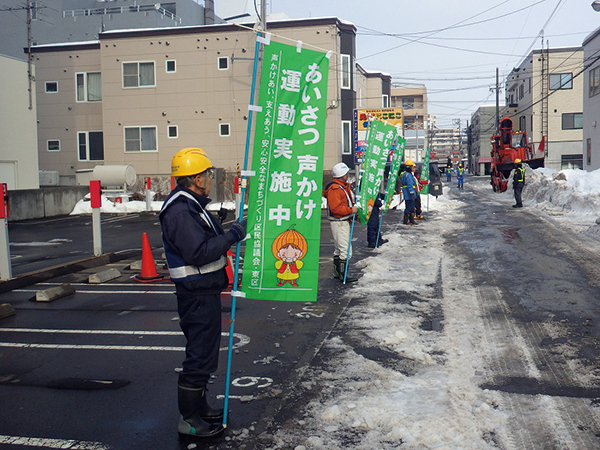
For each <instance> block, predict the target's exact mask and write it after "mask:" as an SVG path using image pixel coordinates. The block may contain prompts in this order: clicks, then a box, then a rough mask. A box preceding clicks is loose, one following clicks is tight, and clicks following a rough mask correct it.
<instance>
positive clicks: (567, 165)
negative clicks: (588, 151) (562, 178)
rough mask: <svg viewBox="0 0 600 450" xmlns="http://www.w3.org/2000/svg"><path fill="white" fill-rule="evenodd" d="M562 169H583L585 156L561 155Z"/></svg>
mask: <svg viewBox="0 0 600 450" xmlns="http://www.w3.org/2000/svg"><path fill="white" fill-rule="evenodd" d="M560 169H561V170H564V169H583V155H581V154H578V155H561V157H560Z"/></svg>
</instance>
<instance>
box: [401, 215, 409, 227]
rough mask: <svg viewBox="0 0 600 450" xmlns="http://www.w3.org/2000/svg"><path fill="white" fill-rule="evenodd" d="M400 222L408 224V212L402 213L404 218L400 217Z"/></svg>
mask: <svg viewBox="0 0 600 450" xmlns="http://www.w3.org/2000/svg"><path fill="white" fill-rule="evenodd" d="M402 223H403V224H404V225H408V214H406V213H404V218H403V219H402Z"/></svg>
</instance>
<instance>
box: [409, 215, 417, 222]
mask: <svg viewBox="0 0 600 450" xmlns="http://www.w3.org/2000/svg"><path fill="white" fill-rule="evenodd" d="M408 220H409V223H410V225H417V222H415V215H414V213H413V214H410V215H409V216H408Z"/></svg>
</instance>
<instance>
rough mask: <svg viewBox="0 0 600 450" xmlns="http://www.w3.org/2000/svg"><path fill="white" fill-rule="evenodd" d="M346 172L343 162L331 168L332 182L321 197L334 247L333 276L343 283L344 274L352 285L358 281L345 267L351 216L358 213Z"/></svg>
mask: <svg viewBox="0 0 600 450" xmlns="http://www.w3.org/2000/svg"><path fill="white" fill-rule="evenodd" d="M348 172H350V168H349V167H348V166H347V165H346V164H344V163H343V162H342V163H338V164H336V165H335V166H333V170H332V175H333V181H332V182H331V183H329V184H328V185H327V186H326V187H325V190H324V191H323V196H324V197H325V198H326V199H327V219H328V220H329V223H330V225H331V234H332V235H333V243H334V247H335V248H334V250H333V276H334V278H337V279H338V280H340V281H344V274H346V282H347V283H354V282H356V281H358V278H354V277H351V276H349V275H347V273H346V266H347V265H348V261H349V260H350V257H351V256H352V246H351V245H350V223H351V222H352V216H353V215H354V214H356V212H357V211H358V206H356V205H355V204H354V196H353V195H352V187H351V186H350V183H348ZM348 249H350V251H348Z"/></svg>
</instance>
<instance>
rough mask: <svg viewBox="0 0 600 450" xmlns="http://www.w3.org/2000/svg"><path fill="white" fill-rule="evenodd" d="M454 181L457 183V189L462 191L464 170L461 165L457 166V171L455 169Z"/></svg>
mask: <svg viewBox="0 0 600 450" xmlns="http://www.w3.org/2000/svg"><path fill="white" fill-rule="evenodd" d="M456 181H457V182H458V189H464V187H465V186H464V183H465V168H464V167H463V165H462V164H459V165H458V169H456Z"/></svg>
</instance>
